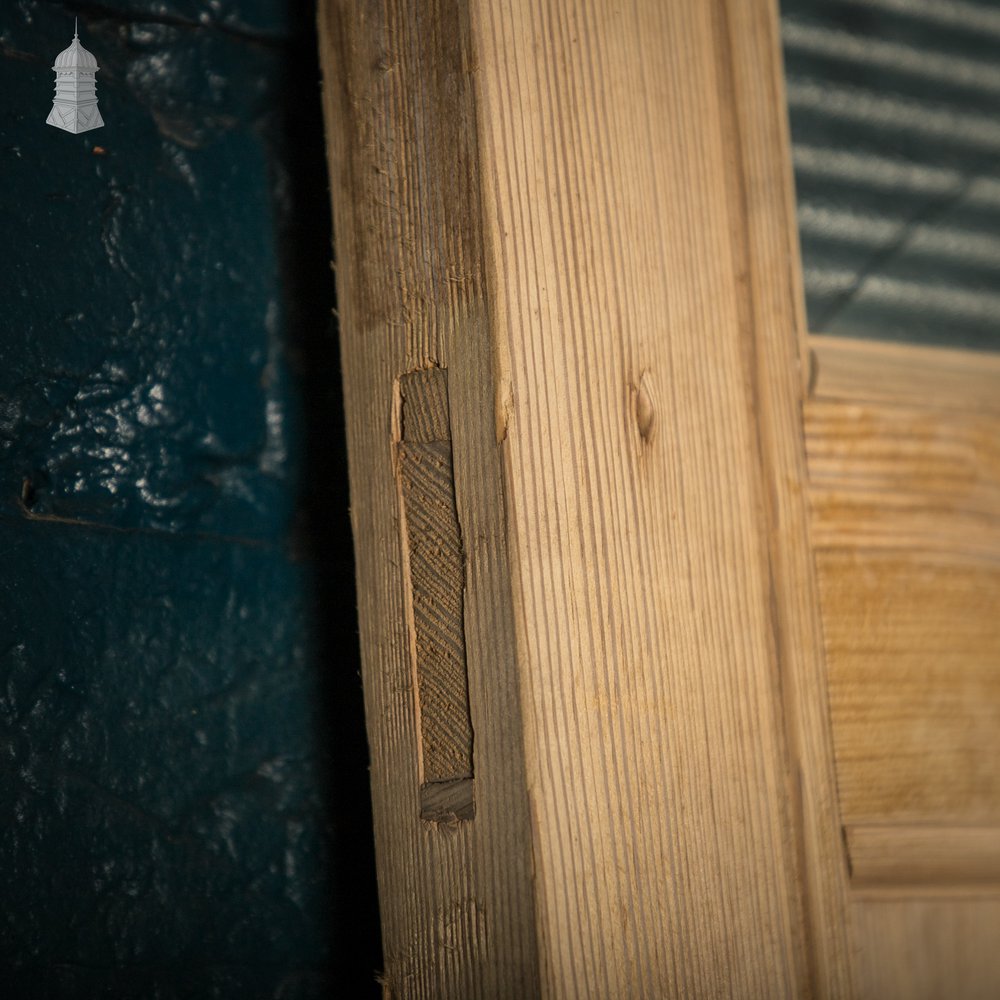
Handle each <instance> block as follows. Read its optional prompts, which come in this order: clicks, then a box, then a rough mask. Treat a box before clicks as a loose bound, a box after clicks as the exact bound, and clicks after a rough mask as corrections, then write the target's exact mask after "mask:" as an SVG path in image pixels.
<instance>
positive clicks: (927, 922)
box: [855, 898, 1000, 1000]
mask: <svg viewBox="0 0 1000 1000" xmlns="http://www.w3.org/2000/svg"><path fill="white" fill-rule="evenodd" d="M855 921H856V925H857V939H858V945H859V954H860V976H861V984H862V986H861V994H860V995H861V996H862V997H863V998H864V1000H941V998H942V997H947V998H948V1000H995V998H996V996H997V981H998V979H997V971H998V970H997V949H998V945H1000V899H980V900H975V899H968V898H961V899H950V900H949V899H926V900H907V901H899V900H886V901H865V902H861V903H857V904H855Z"/></svg>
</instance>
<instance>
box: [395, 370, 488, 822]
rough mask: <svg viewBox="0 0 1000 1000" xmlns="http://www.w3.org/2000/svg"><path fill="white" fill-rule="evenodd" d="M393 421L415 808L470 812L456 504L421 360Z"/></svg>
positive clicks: (435, 390) (446, 437) (443, 405)
mask: <svg viewBox="0 0 1000 1000" xmlns="http://www.w3.org/2000/svg"><path fill="white" fill-rule="evenodd" d="M398 425H399V433H400V441H399V444H398V445H397V452H398V463H399V464H398V474H399V489H400V497H401V500H402V509H403V516H402V518H401V527H402V531H403V549H404V563H405V565H406V568H407V573H408V577H409V580H408V583H409V590H410V614H411V617H410V628H411V629H412V632H413V659H414V669H415V671H416V691H417V712H418V718H419V720H420V750H419V763H420V772H421V774H420V777H421V798H420V803H421V808H420V814H421V816H422V817H423V818H424V819H428V820H438V821H440V820H455V819H471V818H472V816H473V815H474V813H475V804H474V801H473V783H472V780H471V779H472V721H471V719H470V718H469V678H468V673H467V668H466V654H465V622H464V608H463V604H464V590H465V560H464V554H463V551H462V533H461V530H460V528H459V524H458V512H457V510H456V507H455V477H454V472H453V470H452V452H451V430H450V427H449V421H448V375H447V372H445V371H443V370H442V369H440V368H429V369H426V370H424V371H416V372H410V373H409V374H407V375H404V376H402V378H400V380H399V417H398ZM442 786H444V787H442Z"/></svg>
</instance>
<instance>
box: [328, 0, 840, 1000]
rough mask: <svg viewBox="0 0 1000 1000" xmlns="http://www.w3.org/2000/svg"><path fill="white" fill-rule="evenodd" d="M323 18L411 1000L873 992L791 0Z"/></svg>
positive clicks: (377, 776) (376, 679) (396, 879)
mask: <svg viewBox="0 0 1000 1000" xmlns="http://www.w3.org/2000/svg"><path fill="white" fill-rule="evenodd" d="M466 10H468V14H466V13H465V12H466ZM320 23H321V30H322V39H321V45H322V48H323V58H324V71H325V75H326V84H325V95H326V96H325V101H326V115H327V122H328V131H329V148H330V164H331V181H332V197H333V204H334V219H335V229H336V240H337V247H338V260H339V264H338V276H337V279H338V295H339V301H340V304H341V325H342V339H343V343H344V379H345V400H346V406H347V410H348V430H349V453H350V463H351V468H350V473H351V489H352V498H353V499H352V509H353V513H352V516H353V521H354V531H355V538H356V544H357V551H358V581H359V594H360V598H359V599H360V609H359V612H360V621H361V631H362V635H361V641H362V647H363V652H364V671H365V687H366V700H367V712H368V724H369V733H370V737H371V742H372V748H373V766H372V782H373V796H374V802H375V815H376V839H377V847H378V861H379V877H380V893H381V899H382V907H383V920H384V938H385V945H386V961H387V969H386V980H387V983H388V986H387V992H388V993H389V995H391V996H392V997H421V998H424V997H426V998H431V997H434V998H437V997H462V998H466V997H518V998H527V997H533V996H538V995H541V996H545V997H552V998H571V997H573V998H576V997H593V998H597V997H607V998H619V997H699V998H700V997H713V996H720V997H721V996H742V997H760V998H776V997H804V996H810V995H829V996H846V995H848V994H849V990H850V986H849V981H850V975H849V954H848V950H847V948H846V945H845V944H844V941H845V934H846V931H845V928H846V920H845V918H844V915H843V887H842V875H843V871H842V867H843V865H842V853H841V851H842V848H841V845H840V844H839V842H838V841H837V823H838V821H837V816H836V797H835V795H834V794H833V784H832V771H831V768H830V761H831V759H832V758H831V757H830V756H829V747H828V739H829V735H828V729H827V713H826V703H825V695H824V692H823V689H822V670H823V663H822V649H821V644H820V642H819V639H818V625H817V618H816V608H815V603H814V601H815V582H814V580H813V576H812V574H813V570H812V564H811V560H810V559H809V557H808V554H807V553H808V549H807V548H805V520H804V517H805V512H804V511H805V509H804V506H803V505H804V502H805V501H804V491H803V485H804V480H803V475H804V474H803V468H804V459H803V451H802V449H803V443H802V433H801V413H800V406H801V385H802V378H801V367H802V366H801V364H800V348H799V339H800V334H801V325H800V322H799V321H800V315H799V313H800V303H799V299H798V288H797V285H796V281H797V277H796V272H795V269H794V265H793V259H794V257H793V255H794V239H793V237H792V235H791V234H792V228H791V227H792V221H791V216H790V211H791V210H790V188H789V183H790V181H789V176H788V169H787V162H785V158H787V136H786V135H785V131H784V125H783V123H782V116H783V114H784V110H783V107H782V106H781V105H780V103H779V99H780V85H779V83H778V81H779V73H780V68H779V65H778V62H777V59H778V56H777V51H778V48H777V37H776V32H775V28H774V9H773V5H772V3H771V2H770V0H753V2H748V3H736V2H730V0H710V2H705V0H679V2H676V3H662V2H658V0H635V2H633V3H630V4H628V5H626V6H624V7H622V6H620V5H617V4H612V3H610V2H608V0H599V2H585V0H511V2H510V3H507V4H504V5H494V4H490V3H486V2H483V0H474V2H473V3H472V4H469V5H466V4H462V3H459V2H458V0H454V2H449V0H435V2H429V3H419V4H409V3H405V2H404V0H396V2H390V0H382V2H371V3H363V2H361V0H327V2H326V3H325V4H323V11H322V13H321V20H320ZM428 367H440V368H443V369H447V371H448V387H449V392H448V395H449V402H448V408H449V411H450V421H451V432H452V453H453V465H454V481H455V506H456V512H457V520H458V523H459V524H460V526H461V534H462V539H463V550H464V558H465V559H466V560H467V567H466V580H467V584H466V588H467V589H466V594H465V604H464V619H465V624H464V628H465V638H466V645H467V661H468V682H469V709H470V719H471V727H472V731H473V732H474V737H475V738H474V743H473V745H474V760H473V769H474V773H475V783H476V814H475V818H474V819H473V820H471V821H468V822H464V823H458V824H428V823H425V822H421V821H420V820H419V819H418V818H417V812H418V810H417V785H418V757H417V754H418V750H417V748H418V745H419V719H418V718H417V708H416V705H417V699H415V697H414V691H413V680H412V671H411V670H410V669H409V663H410V662H411V661H410V652H411V650H410V648H409V645H408V644H409V643H410V642H411V636H410V635H409V633H408V629H407V613H406V612H407V606H406V602H407V591H406V586H405V583H404V578H405V573H404V572H403V567H402V561H403V553H402V552H401V550H400V531H399V529H400V525H399V523H398V520H397V518H398V509H397V507H396V505H395V500H396V487H395V483H394V479H393V442H394V434H397V435H398V431H399V428H398V427H396V428H394V427H393V426H392V423H393V419H392V413H393V412H394V411H393V400H392V386H393V385H394V384H395V383H396V380H397V379H399V378H400V376H401V375H402V374H403V373H406V372H410V371H415V370H419V369H426V368H428Z"/></svg>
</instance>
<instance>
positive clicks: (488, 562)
mask: <svg viewBox="0 0 1000 1000" xmlns="http://www.w3.org/2000/svg"><path fill="white" fill-rule="evenodd" d="M319 29H320V52H321V57H322V60H323V69H324V88H323V94H324V108H325V118H326V127H327V135H328V147H329V162H330V184H331V196H332V200H333V209H334V225H335V230H336V257H337V292H338V302H339V311H340V321H341V350H342V358H343V379H344V396H345V407H346V411H347V426H348V453H349V461H350V477H351V518H352V523H353V528H354V536H355V551H356V558H357V575H358V604H359V607H358V614H359V625H360V631H361V637H360V638H361V648H362V656H363V670H364V684H365V701H366V712H367V718H368V731H369V737H370V743H371V754H372V758H371V776H372V790H373V805H374V817H375V839H376V845H377V860H378V876H379V892H380V897H381V912H382V924H383V943H384V949H385V972H384V984H385V987H384V988H385V994H386V996H387V997H391V998H393V1000H400V998H409V997H426V998H446V997H455V998H473V997H483V998H486V997H512V998H513V997H524V998H528V997H533V996H537V995H538V992H539V972H538V941H537V929H536V926H535V917H534V899H533V879H532V865H533V862H532V857H531V828H530V825H529V817H528V798H527V792H526V788H527V776H526V774H525V770H524V753H523V735H522V727H521V724H520V718H519V715H520V702H519V699H518V679H517V673H516V670H517V658H516V655H515V646H514V621H513V608H512V603H511V570H510V564H509V561H508V556H507V542H506V518H505V512H504V501H503V489H502V481H501V454H500V449H499V447H498V445H497V442H496V438H495V435H494V432H493V395H494V392H493V365H492V350H493V335H492V323H491V319H490V316H489V302H488V296H487V292H486V280H485V278H486V272H485V255H484V247H483V232H482V223H481V218H480V215H481V202H480V177H479V165H478V164H479V156H478V153H477V129H476V110H477V109H476V99H475V95H474V90H473V75H472V71H473V65H474V54H473V48H472V38H471V34H470V25H469V20H468V15H467V12H466V5H465V4H464V3H457V2H452V0H440V2H434V0H421V2H420V3H413V2H411V0H396V2H386V3H380V4H369V3H361V2H357V3H354V2H347V0H330V2H326V3H323V4H321V5H320V15H319ZM434 366H436V367H438V368H440V369H446V370H447V373H448V374H447V380H448V391H447V406H448V414H447V421H446V422H447V423H448V425H449V429H450V441H451V452H452V468H453V479H454V500H455V512H456V515H457V521H458V525H459V530H460V533H461V539H462V549H461V551H462V559H463V576H464V597H463V601H462V610H461V615H462V619H463V630H464V640H465V660H466V666H467V673H468V695H469V718H470V720H471V729H472V735H473V771H474V774H475V778H474V780H475V818H474V819H471V820H468V819H467V820H464V821H460V822H455V823H433V822H428V821H426V820H424V819H422V818H421V809H422V808H424V809H425V810H426V809H427V808H428V807H429V806H430V807H432V808H436V807H439V806H441V805H442V803H440V802H438V801H431V802H428V798H427V794H428V793H427V792H426V791H425V794H424V796H423V801H421V798H422V797H421V792H420V786H421V765H420V754H419V746H420V734H421V729H420V720H419V719H418V717H417V714H418V712H417V706H418V704H419V701H418V697H417V695H418V691H417V674H418V670H419V669H420V667H421V663H422V664H423V666H424V668H428V667H429V668H430V669H434V665H433V661H432V660H421V658H420V657H419V656H418V653H417V650H416V644H417V635H416V634H415V631H414V628H413V624H414V622H413V614H414V612H413V608H412V600H411V595H410V592H409V591H410V586H409V581H408V573H407V567H406V566H405V564H404V556H405V555H406V551H405V547H404V545H403V539H404V532H405V526H404V524H403V522H402V519H401V505H400V502H399V500H400V498H399V493H398V480H397V462H398V451H397V448H398V445H397V442H399V441H401V440H402V438H403V433H404V431H405V428H401V427H400V426H398V424H399V420H400V417H401V416H403V417H404V418H405V414H401V412H400V411H401V407H400V405H399V404H400V401H399V400H397V399H395V398H394V386H396V385H397V382H398V380H399V379H401V378H403V377H404V376H406V375H407V374H408V373H411V372H419V371H423V370H425V369H427V368H429V367H434ZM330 375H331V378H332V377H336V373H334V372H331V373H330ZM412 415H413V414H412V411H411V417H412ZM443 418H444V415H443V414H440V413H438V414H437V417H436V418H434V419H431V418H430V417H429V418H428V421H427V423H428V424H429V425H437V426H438V427H439V428H440V426H441V425H442V424H443V423H444V422H445V420H444V419H443ZM418 436H425V435H421V434H418ZM438 436H440V435H439V434H438ZM459 780H463V779H459ZM430 791H431V793H432V794H433V792H434V791H435V789H433V787H432V788H431V790H430ZM443 805H444V807H445V808H448V807H449V806H452V805H454V803H449V802H445V803H443ZM352 978H353V974H352V975H351V976H348V979H349V980H350V979H352Z"/></svg>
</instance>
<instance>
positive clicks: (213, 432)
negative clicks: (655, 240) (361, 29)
mask: <svg viewBox="0 0 1000 1000" xmlns="http://www.w3.org/2000/svg"><path fill="white" fill-rule="evenodd" d="M74 15H79V17H80V35H81V41H82V42H83V44H84V45H85V46H86V47H87V48H88V49H90V50H91V51H92V52H94V54H95V55H96V56H97V59H98V62H99V65H100V72H99V73H98V78H97V79H98V97H99V99H100V106H101V111H102V114H103V116H104V119H105V122H106V123H107V124H106V127H105V128H103V129H99V130H96V131H94V132H90V133H86V134H84V135H70V134H68V133H65V132H62V131H60V130H57V129H55V128H52V127H51V126H47V125H45V124H44V121H45V117H46V115H47V114H48V111H49V108H50V106H51V98H52V92H53V79H54V78H53V74H52V72H51V69H50V67H51V65H52V62H53V59H54V57H55V55H56V54H57V53H58V52H59V51H60V50H61V49H63V48H65V47H66V46H67V45H68V44H69V41H70V39H71V37H72V25H73V16H74ZM313 15H314V12H313V10H312V4H310V3H308V2H304V0H303V2H296V0H292V2H288V3H283V2H280V0H212V2H205V3H193V2H183V0H175V2H170V0H163V2H154V0H105V2H102V3H91V2H82V0H81V2H79V3H71V2H67V3H58V2H42V0H18V2H17V3H13V2H12V3H9V4H4V6H3V9H2V12H0V88H2V89H0V93H2V94H3V100H2V111H0V163H2V181H3V186H2V190H0V234H2V238H3V241H4V242H3V249H2V250H0V265H2V266H0V275H2V279H0V281H2V284H0V288H2V290H3V300H4V302H3V311H2V314H0V899H2V900H3V905H2V907H0V984H2V985H0V995H2V996H4V997H31V998H33V997H39V998H63V997H67V998H68V997H88V998H90V997H99V996H100V997H103V996H108V997H136V998H139V997H142V998H164V1000H166V998H175V997H177V998H180V997H219V998H228V997H275V998H278V997H280V998H288V1000H291V998H313V997H320V996H366V995H374V993H375V987H374V972H375V970H376V969H377V967H378V965H379V962H380V957H379V954H378V930H377V913H376V903H375V885H374V874H373V871H374V869H373V862H372V847H371V837H372V832H371V815H370V805H369V797H368V786H367V748H366V745H365V741H364V730H363V716H362V704H361V690H360V679H359V676H358V651H357V636H356V625H355V602H354V593H353V563H352V559H351V543H350V535H349V526H348V521H347V495H346V482H345V479H346V473H345V466H344V455H343V429H342V414H341V400H340V396H339V366H338V360H337V352H336V336H335V329H334V326H333V321H332V319H331V308H332V306H333V284H332V278H331V274H330V270H329V266H328V261H329V257H330V249H329V240H330V228H329V227H330V223H329V214H328V203H327V190H326V179H325V178H326V174H325V163H324V161H323V145H322V134H321V133H322V126H321V118H320V107H319V71H318V69H317V66H316V54H315V38H314V34H313Z"/></svg>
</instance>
